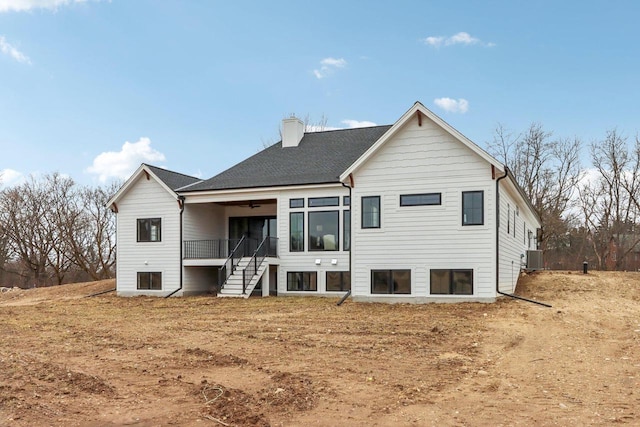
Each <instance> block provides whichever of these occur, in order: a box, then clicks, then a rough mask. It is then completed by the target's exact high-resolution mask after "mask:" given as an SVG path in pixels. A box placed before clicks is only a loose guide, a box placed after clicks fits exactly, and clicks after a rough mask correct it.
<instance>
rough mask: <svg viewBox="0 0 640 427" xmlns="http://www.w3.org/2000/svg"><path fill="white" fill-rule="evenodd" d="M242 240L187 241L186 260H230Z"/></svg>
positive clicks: (185, 243)
mask: <svg viewBox="0 0 640 427" xmlns="http://www.w3.org/2000/svg"><path fill="white" fill-rule="evenodd" d="M239 242H240V239H213V240H185V241H184V259H212V258H213V259H215V258H218V259H220V258H228V257H229V254H230V253H231V251H232V250H233V249H234V248H235V247H236V246H237V245H238V243H239Z"/></svg>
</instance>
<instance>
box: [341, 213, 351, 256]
mask: <svg viewBox="0 0 640 427" xmlns="http://www.w3.org/2000/svg"><path fill="white" fill-rule="evenodd" d="M342 225H343V228H344V231H343V236H344V237H343V239H344V241H343V242H342V250H344V251H348V250H349V249H351V211H344V212H343V224H342Z"/></svg>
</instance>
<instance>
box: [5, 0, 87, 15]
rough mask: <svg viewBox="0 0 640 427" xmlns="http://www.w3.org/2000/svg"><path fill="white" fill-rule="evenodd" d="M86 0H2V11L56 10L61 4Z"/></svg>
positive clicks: (84, 0) (85, 0)
mask: <svg viewBox="0 0 640 427" xmlns="http://www.w3.org/2000/svg"><path fill="white" fill-rule="evenodd" d="M86 2H87V0H0V12H26V11H30V10H33V9H52V10H56V9H57V8H58V7H60V6H67V5H69V4H74V3H86Z"/></svg>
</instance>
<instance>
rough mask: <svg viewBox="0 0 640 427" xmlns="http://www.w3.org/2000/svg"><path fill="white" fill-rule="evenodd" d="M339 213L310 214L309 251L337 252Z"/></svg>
mask: <svg viewBox="0 0 640 427" xmlns="http://www.w3.org/2000/svg"><path fill="white" fill-rule="evenodd" d="M339 219H340V212H339V211H325V212H309V250H310V251H337V250H338V249H339V248H338V245H339V242H340V239H339V234H338V227H339V224H338V221H339Z"/></svg>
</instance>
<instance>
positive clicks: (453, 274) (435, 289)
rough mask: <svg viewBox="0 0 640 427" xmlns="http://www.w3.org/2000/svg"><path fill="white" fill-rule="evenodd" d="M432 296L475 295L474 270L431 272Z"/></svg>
mask: <svg viewBox="0 0 640 427" xmlns="http://www.w3.org/2000/svg"><path fill="white" fill-rule="evenodd" d="M431 294H432V295H473V270H471V269H465V270H445V269H441V270H431Z"/></svg>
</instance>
